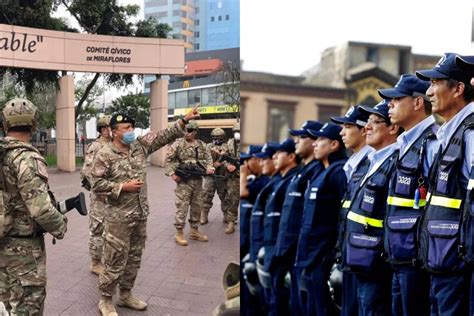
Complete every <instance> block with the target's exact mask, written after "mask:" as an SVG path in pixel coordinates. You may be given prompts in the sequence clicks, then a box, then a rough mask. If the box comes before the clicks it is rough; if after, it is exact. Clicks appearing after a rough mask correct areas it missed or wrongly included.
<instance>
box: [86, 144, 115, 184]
mask: <svg viewBox="0 0 474 316" xmlns="http://www.w3.org/2000/svg"><path fill="white" fill-rule="evenodd" d="M109 142H110V141H109V140H108V139H106V138H104V137H99V138H97V139H96V140H95V141H93V142H92V143H91V144H89V146H87V150H86V156H85V157H84V166H83V167H82V169H81V179H83V178H84V177H86V178H87V180H89V182H90V181H91V168H92V161H93V160H94V157H95V154H96V153H97V152H98V151H99V149H101V148H102V147H103V146H104V145H106V144H108V143H109Z"/></svg>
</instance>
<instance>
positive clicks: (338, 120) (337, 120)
mask: <svg viewBox="0 0 474 316" xmlns="http://www.w3.org/2000/svg"><path fill="white" fill-rule="evenodd" d="M331 121H332V122H334V123H336V124H353V125H357V123H356V122H354V121H353V120H351V119H348V118H347V117H331Z"/></svg>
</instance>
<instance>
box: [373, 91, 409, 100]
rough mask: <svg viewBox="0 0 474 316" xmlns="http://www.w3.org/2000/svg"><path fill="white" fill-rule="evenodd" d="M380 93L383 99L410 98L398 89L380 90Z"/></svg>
mask: <svg viewBox="0 0 474 316" xmlns="http://www.w3.org/2000/svg"><path fill="white" fill-rule="evenodd" d="M378 92H379V95H380V97H381V98H382V99H394V98H403V97H406V96H408V95H407V94H404V93H401V92H400V91H398V90H397V89H380V90H378Z"/></svg>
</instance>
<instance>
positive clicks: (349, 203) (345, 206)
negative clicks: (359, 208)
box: [342, 200, 351, 208]
mask: <svg viewBox="0 0 474 316" xmlns="http://www.w3.org/2000/svg"><path fill="white" fill-rule="evenodd" d="M349 207H351V201H350V200H345V201H343V202H342V208H349Z"/></svg>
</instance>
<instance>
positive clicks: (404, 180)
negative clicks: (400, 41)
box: [379, 74, 438, 316]
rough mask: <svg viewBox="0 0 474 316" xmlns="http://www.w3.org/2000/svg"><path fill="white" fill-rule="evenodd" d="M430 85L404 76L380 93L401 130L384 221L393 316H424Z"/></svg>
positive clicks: (431, 150)
mask: <svg viewBox="0 0 474 316" xmlns="http://www.w3.org/2000/svg"><path fill="white" fill-rule="evenodd" d="M428 87H429V83H428V82H426V81H423V80H420V79H418V78H417V77H416V76H415V75H411V74H404V75H402V76H401V77H400V80H399V81H398V82H397V84H396V85H395V87H394V88H392V89H381V90H379V94H380V96H381V97H382V98H385V99H390V100H391V101H390V103H389V111H388V114H389V116H390V121H391V122H392V123H393V124H397V125H399V126H400V127H402V128H403V129H404V130H405V131H404V132H403V133H402V134H401V135H400V136H398V138H397V143H398V145H399V149H400V153H399V157H398V159H397V162H396V166H395V172H393V173H392V175H391V180H390V182H391V183H390V187H389V193H388V198H387V204H388V207H387V219H386V222H385V225H384V226H385V238H384V240H385V251H386V253H387V255H388V260H389V262H390V263H391V264H392V269H393V276H392V315H394V316H398V315H400V316H403V315H414V316H415V315H428V313H429V306H430V304H429V276H428V274H427V273H426V271H424V270H422V269H421V267H420V265H419V262H418V261H417V251H416V249H417V247H418V242H417V225H416V224H417V223H418V222H419V219H420V217H421V215H422V214H423V209H424V206H425V205H426V194H427V189H428V184H429V181H428V171H429V167H430V166H431V164H432V162H433V156H434V154H435V153H436V151H437V142H436V137H435V133H436V130H437V128H438V126H437V125H436V123H435V119H434V117H433V116H432V115H431V103H430V102H429V100H428V98H427V96H426V95H425V93H426V90H428Z"/></svg>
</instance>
